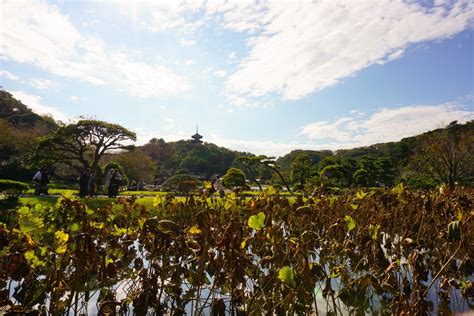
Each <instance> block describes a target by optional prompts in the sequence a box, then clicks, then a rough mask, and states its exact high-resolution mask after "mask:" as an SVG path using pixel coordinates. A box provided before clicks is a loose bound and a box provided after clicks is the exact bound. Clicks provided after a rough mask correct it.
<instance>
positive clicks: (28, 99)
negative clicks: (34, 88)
mask: <svg viewBox="0 0 474 316" xmlns="http://www.w3.org/2000/svg"><path fill="white" fill-rule="evenodd" d="M9 92H10V93H11V94H12V95H13V97H15V99H17V100H20V101H21V102H22V103H23V104H25V105H27V106H28V107H29V108H30V109H31V110H32V111H33V112H35V113H37V114H40V115H51V116H52V117H53V118H54V119H55V120H60V121H63V122H67V120H68V118H67V117H66V116H65V115H64V114H63V113H62V112H61V111H59V110H58V109H57V108H55V107H53V106H48V105H44V104H42V101H41V97H40V96H37V95H32V94H28V93H26V92H24V91H9Z"/></svg>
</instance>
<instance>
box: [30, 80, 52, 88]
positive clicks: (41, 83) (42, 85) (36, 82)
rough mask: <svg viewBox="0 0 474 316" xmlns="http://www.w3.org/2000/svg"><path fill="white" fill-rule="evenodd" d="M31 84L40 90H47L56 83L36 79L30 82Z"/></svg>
mask: <svg viewBox="0 0 474 316" xmlns="http://www.w3.org/2000/svg"><path fill="white" fill-rule="evenodd" d="M30 84H31V85H32V86H33V87H35V88H36V89H39V90H47V89H49V88H51V87H52V86H53V85H54V82H53V81H51V80H48V79H41V78H34V79H31V80H30Z"/></svg>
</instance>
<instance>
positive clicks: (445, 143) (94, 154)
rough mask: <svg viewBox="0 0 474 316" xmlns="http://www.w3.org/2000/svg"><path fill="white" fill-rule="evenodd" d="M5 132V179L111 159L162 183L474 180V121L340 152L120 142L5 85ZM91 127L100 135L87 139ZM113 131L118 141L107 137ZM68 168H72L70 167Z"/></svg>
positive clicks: (101, 126) (1, 145)
mask: <svg viewBox="0 0 474 316" xmlns="http://www.w3.org/2000/svg"><path fill="white" fill-rule="evenodd" d="M0 131H1V134H2V137H0V178H3V179H12V180H30V179H31V177H32V173H33V171H34V168H36V167H38V166H40V165H41V164H48V163H49V164H50V165H57V166H58V165H59V164H57V162H58V161H59V162H62V167H57V168H56V169H57V170H55V175H56V178H57V179H58V180H61V181H65V182H69V183H71V182H74V181H76V180H75V179H76V178H77V175H78V174H79V170H80V169H83V168H89V169H93V170H95V169H97V173H98V174H103V170H102V169H104V167H105V166H106V165H107V164H109V163H114V164H119V165H120V166H121V167H123V170H124V172H125V174H126V175H127V177H128V178H129V179H130V180H135V181H138V180H140V179H142V180H144V181H146V182H148V183H151V182H152V181H153V182H158V183H161V182H163V181H165V180H166V179H167V178H169V177H171V176H173V175H176V174H189V175H192V176H193V177H196V178H201V179H209V178H211V177H213V176H214V175H221V176H222V175H224V174H226V172H227V171H228V170H229V169H230V168H232V167H237V168H239V169H240V170H242V171H243V172H244V174H245V176H246V179H248V180H250V181H251V182H254V183H255V184H257V185H258V186H259V187H260V185H261V183H264V182H266V183H273V184H281V185H282V186H283V185H284V186H286V185H287V184H288V183H289V184H291V185H292V186H293V188H295V189H303V188H304V187H305V186H308V185H309V186H313V187H314V186H330V187H339V188H343V187H354V186H392V185H395V184H397V183H399V182H405V183H408V184H410V185H412V186H414V187H424V188H427V187H432V186H434V185H437V184H439V183H446V184H448V185H449V186H454V185H455V184H456V183H459V184H463V185H472V183H473V179H474V175H473V174H474V171H473V164H472V163H471V161H470V159H469V158H470V157H472V156H474V151H473V144H474V121H470V122H467V123H465V124H458V123H457V122H452V123H451V124H449V126H447V127H445V128H439V129H436V130H433V131H429V132H426V133H423V134H420V135H417V136H412V137H407V138H404V139H402V140H400V141H398V142H388V143H381V144H375V145H371V146H366V147H358V148H354V149H344V150H337V151H335V152H333V151H330V150H317V151H313V150H294V151H292V152H290V153H288V154H287V155H284V156H282V157H279V158H278V159H277V160H274V159H273V158H271V157H265V156H255V155H252V154H250V153H245V152H238V151H234V150H230V149H227V148H224V147H219V146H217V145H215V144H212V143H201V142H195V141H193V140H191V139H189V140H180V141H176V142H166V141H165V140H163V139H161V138H160V139H158V138H153V139H151V140H150V141H149V142H148V143H147V144H145V145H142V146H125V145H123V144H121V143H120V141H124V140H135V137H136V136H135V133H133V132H132V131H129V130H127V129H126V128H125V127H122V126H120V125H116V124H111V123H108V122H103V121H97V120H80V121H78V122H75V123H71V124H63V123H59V124H58V123H57V122H55V121H54V119H53V118H51V117H48V116H41V115H38V114H36V113H34V112H33V111H32V110H31V109H29V108H28V107H27V105H25V104H23V103H22V102H20V101H18V100H16V99H15V98H14V97H13V96H12V95H11V94H10V93H8V92H7V91H3V90H0ZM97 132H98V133H97ZM91 133H92V134H94V135H99V137H98V138H94V137H95V136H94V137H93V138H87V137H86V136H87V135H92V134H91ZM117 133H118V134H117ZM119 135H120V136H119ZM116 136H119V138H118V139H117V140H118V141H113V142H112V143H110V144H108V143H107V141H112V140H116ZM86 138H87V139H89V140H90V141H88V140H86ZM104 141H105V143H104ZM74 144H76V145H77V146H76V145H74ZM65 165H66V167H65ZM67 166H69V167H70V166H73V167H74V168H72V169H71V168H69V167H67ZM67 168H69V169H71V170H70V172H69V174H68V173H67V172H65V171H67V170H66V169H67ZM98 169H100V170H98ZM284 179H286V181H284ZM262 180H263V181H262Z"/></svg>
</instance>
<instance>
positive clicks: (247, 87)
mask: <svg viewBox="0 0 474 316" xmlns="http://www.w3.org/2000/svg"><path fill="white" fill-rule="evenodd" d="M262 5H263V6H264V8H258V7H256V6H254V7H251V8H248V7H243V8H239V7H234V8H231V11H224V13H223V21H222V23H221V26H222V27H224V28H228V29H231V30H233V31H239V32H247V33H248V32H251V33H252V34H251V36H250V37H249V38H248V46H249V48H250V53H249V54H248V56H246V57H245V58H244V59H243V60H242V62H241V63H240V64H239V66H238V68H237V70H236V71H235V72H234V73H232V74H231V75H230V76H229V77H228V80H227V81H226V83H225V89H226V91H227V93H228V94H236V95H240V96H244V97H248V96H254V97H255V96H263V95H268V94H271V93H276V94H279V95H281V97H283V98H284V99H288V100H297V99H300V98H302V97H305V96H307V95H309V94H311V93H313V92H315V91H318V90H321V89H324V88H326V87H329V86H331V85H334V84H337V83H338V82H340V81H341V80H343V79H344V78H347V77H350V76H352V75H354V74H355V73H357V72H358V71H360V70H362V69H364V68H367V67H369V66H370V65H373V64H376V63H377V64H381V63H382V64H383V63H386V62H389V61H391V60H394V59H397V58H400V57H401V56H402V55H403V54H404V52H405V50H406V49H407V48H408V47H409V46H410V45H412V44H416V43H421V42H425V41H431V40H441V39H445V38H449V37H451V36H453V35H455V34H457V33H459V32H461V31H463V30H465V29H467V28H469V27H470V26H472V22H473V18H474V3H473V2H472V1H469V0H460V1H455V2H452V4H451V5H442V6H436V7H432V8H427V7H423V6H422V5H421V4H419V3H416V2H414V1H391V0H380V1H342V0H334V1H301V2H295V3H289V2H285V3H282V2H263V3H262ZM239 17H240V19H239ZM240 21H242V22H240Z"/></svg>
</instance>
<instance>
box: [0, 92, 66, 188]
mask: <svg viewBox="0 0 474 316" xmlns="http://www.w3.org/2000/svg"><path fill="white" fill-rule="evenodd" d="M56 128H58V124H57V123H56V122H55V121H54V119H53V118H52V117H49V116H41V115H38V114H36V113H34V112H33V111H32V110H31V109H30V108H28V107H27V106H26V105H25V104H23V103H22V102H21V101H19V100H17V99H15V98H14V97H13V96H12V95H11V94H10V93H9V92H7V91H4V90H0V133H1V137H0V179H1V178H3V179H15V180H25V179H28V180H29V179H31V177H32V175H31V171H30V169H31V165H30V162H31V158H32V156H33V154H34V150H35V148H36V146H37V143H38V139H39V137H41V136H45V135H48V134H50V133H52V132H53V131H54V130H56Z"/></svg>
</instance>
